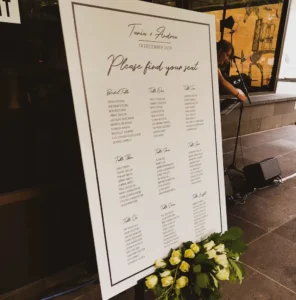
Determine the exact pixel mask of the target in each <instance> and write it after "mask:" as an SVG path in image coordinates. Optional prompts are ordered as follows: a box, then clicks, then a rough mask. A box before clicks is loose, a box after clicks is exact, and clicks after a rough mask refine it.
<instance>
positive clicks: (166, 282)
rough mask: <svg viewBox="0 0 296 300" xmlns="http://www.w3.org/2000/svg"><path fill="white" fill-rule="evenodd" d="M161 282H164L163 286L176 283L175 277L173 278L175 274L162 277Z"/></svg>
mask: <svg viewBox="0 0 296 300" xmlns="http://www.w3.org/2000/svg"><path fill="white" fill-rule="evenodd" d="M161 283H162V286H163V287H167V286H170V285H172V284H173V283H174V278H173V276H168V277H165V278H162V279H161Z"/></svg>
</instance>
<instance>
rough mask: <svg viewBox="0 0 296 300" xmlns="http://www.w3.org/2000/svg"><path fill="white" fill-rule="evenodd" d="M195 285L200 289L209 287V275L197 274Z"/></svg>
mask: <svg viewBox="0 0 296 300" xmlns="http://www.w3.org/2000/svg"><path fill="white" fill-rule="evenodd" d="M195 284H196V285H197V286H199V287H200V288H202V289H206V288H208V286H209V285H210V279H209V275H208V274H207V273H197V274H196V277H195Z"/></svg>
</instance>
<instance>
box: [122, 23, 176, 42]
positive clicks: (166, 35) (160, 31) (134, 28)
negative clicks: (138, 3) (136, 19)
mask: <svg viewBox="0 0 296 300" xmlns="http://www.w3.org/2000/svg"><path fill="white" fill-rule="evenodd" d="M128 28H129V30H130V34H129V36H130V37H132V36H137V37H147V38H150V39H151V38H153V39H154V40H155V41H157V40H177V39H178V36H177V35H173V34H171V33H170V32H167V28H166V27H165V26H160V27H158V28H157V29H156V30H155V31H149V30H146V29H145V28H143V25H142V24H140V23H134V24H128Z"/></svg>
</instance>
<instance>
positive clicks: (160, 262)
mask: <svg viewBox="0 0 296 300" xmlns="http://www.w3.org/2000/svg"><path fill="white" fill-rule="evenodd" d="M154 266H155V268H156V269H160V268H165V267H166V262H165V261H164V260H163V259H157V260H156V261H155V263H154Z"/></svg>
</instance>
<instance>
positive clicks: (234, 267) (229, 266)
mask: <svg viewBox="0 0 296 300" xmlns="http://www.w3.org/2000/svg"><path fill="white" fill-rule="evenodd" d="M242 236H243V232H242V230H241V229H239V228H237V227H234V228H230V229H229V230H228V231H226V232H224V233H223V234H221V233H213V234H211V235H210V236H209V237H208V238H207V239H206V240H205V241H203V242H201V243H196V244H197V245H198V247H195V249H194V247H193V248H192V249H194V250H195V251H196V252H197V253H195V257H194V259H187V258H185V257H184V254H185V251H186V250H188V249H190V247H191V245H192V242H191V241H188V242H186V243H184V244H182V245H181V246H180V247H179V248H178V249H171V251H170V252H169V255H168V257H166V258H164V259H163V260H164V261H165V262H166V264H167V265H166V267H165V268H159V269H156V270H155V273H154V275H153V276H152V277H153V278H151V276H149V277H147V278H146V286H147V288H149V289H152V290H153V291H154V293H155V295H156V297H157V299H158V300H190V299H195V298H196V299H199V298H201V299H203V300H218V299H220V298H221V294H220V292H219V289H220V280H229V281H230V282H232V283H236V282H239V283H242V280H243V278H244V276H245V271H244V267H243V265H242V264H240V263H239V256H240V255H241V254H243V253H244V252H245V251H246V249H247V246H246V244H245V243H244V242H243V240H242ZM205 243H210V244H209V245H210V246H209V245H208V248H209V247H210V248H213V249H215V247H217V248H216V249H215V250H217V249H220V251H219V252H217V254H216V257H217V255H225V254H226V257H227V260H226V259H225V260H224V263H223V266H222V265H219V264H218V262H217V261H219V259H220V261H221V257H217V259H216V257H213V258H211V259H210V258H209V256H208V254H206V252H207V249H205V248H204V245H205ZM192 249H191V250H192ZM198 249H199V250H198ZM174 250H180V251H181V258H180V262H179V263H177V264H176V265H171V263H170V258H171V256H172V255H175V254H177V255H179V254H178V253H176V252H175V253H173V251H174ZM182 261H185V262H186V263H187V264H189V265H190V268H189V271H188V269H184V264H183V265H182V266H181V262H182ZM224 264H226V265H224ZM185 265H186V264H185ZM159 266H160V265H159ZM164 270H170V271H171V273H170V275H169V276H171V277H168V278H167V280H168V282H169V285H168V286H165V287H163V286H162V281H161V279H162V278H161V277H160V274H162V273H163V271H164ZM156 277H157V278H156ZM218 278H219V279H218ZM148 281H149V282H148Z"/></svg>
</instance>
